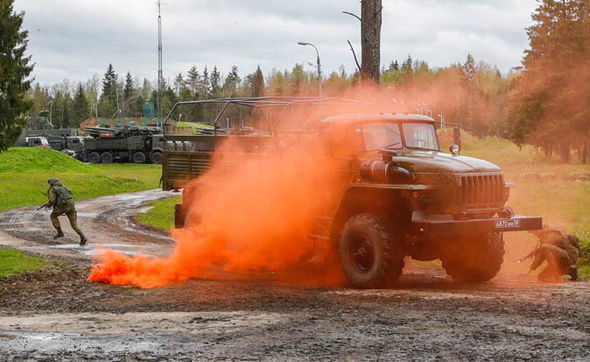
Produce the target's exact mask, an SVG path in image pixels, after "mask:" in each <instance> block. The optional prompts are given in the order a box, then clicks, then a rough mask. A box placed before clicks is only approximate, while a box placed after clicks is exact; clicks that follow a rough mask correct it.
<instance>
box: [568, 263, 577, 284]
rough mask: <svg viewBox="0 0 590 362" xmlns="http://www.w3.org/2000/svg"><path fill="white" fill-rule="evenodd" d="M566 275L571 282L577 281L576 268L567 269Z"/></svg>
mask: <svg viewBox="0 0 590 362" xmlns="http://www.w3.org/2000/svg"><path fill="white" fill-rule="evenodd" d="M568 274H569V276H570V277H571V279H570V280H572V281H576V280H578V268H576V267H575V266H574V265H572V266H570V267H569V270H568Z"/></svg>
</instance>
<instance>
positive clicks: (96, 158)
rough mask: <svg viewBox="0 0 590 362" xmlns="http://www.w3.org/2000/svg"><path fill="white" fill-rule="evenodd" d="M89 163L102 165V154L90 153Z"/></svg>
mask: <svg viewBox="0 0 590 362" xmlns="http://www.w3.org/2000/svg"><path fill="white" fill-rule="evenodd" d="M88 162H90V163H100V153H98V152H90V154H89V155H88Z"/></svg>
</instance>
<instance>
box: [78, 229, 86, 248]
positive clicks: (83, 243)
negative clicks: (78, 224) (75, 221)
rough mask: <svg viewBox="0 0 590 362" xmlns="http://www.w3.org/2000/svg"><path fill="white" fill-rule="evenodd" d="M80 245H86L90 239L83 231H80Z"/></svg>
mask: <svg viewBox="0 0 590 362" xmlns="http://www.w3.org/2000/svg"><path fill="white" fill-rule="evenodd" d="M79 235H80V246H84V245H86V242H87V241H88V238H87V237H86V235H84V234H83V233H82V232H80V234H79Z"/></svg>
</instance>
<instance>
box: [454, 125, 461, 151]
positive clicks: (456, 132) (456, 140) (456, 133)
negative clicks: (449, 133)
mask: <svg viewBox="0 0 590 362" xmlns="http://www.w3.org/2000/svg"><path fill="white" fill-rule="evenodd" d="M453 143H454V144H456V145H457V146H459V149H460V148H461V129H460V128H459V127H457V126H455V127H453Z"/></svg>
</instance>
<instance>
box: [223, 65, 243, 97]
mask: <svg viewBox="0 0 590 362" xmlns="http://www.w3.org/2000/svg"><path fill="white" fill-rule="evenodd" d="M241 82H242V79H241V78H240V75H239V74H238V67H236V66H235V65H234V66H232V67H231V72H229V74H228V75H227V77H225V81H224V82H223V88H222V89H223V95H224V96H225V97H234V96H236V94H237V91H238V86H239V85H240V83H241Z"/></svg>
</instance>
